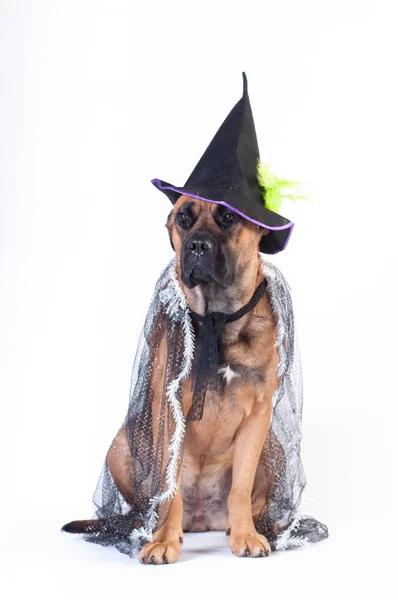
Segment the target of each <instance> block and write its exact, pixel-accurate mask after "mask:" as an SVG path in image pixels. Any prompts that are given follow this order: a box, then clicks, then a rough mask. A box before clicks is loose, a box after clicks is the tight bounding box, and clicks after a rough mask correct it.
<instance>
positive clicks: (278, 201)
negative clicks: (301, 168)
mask: <svg viewBox="0 0 398 600" xmlns="http://www.w3.org/2000/svg"><path fill="white" fill-rule="evenodd" d="M257 179H258V183H259V184H260V187H261V188H262V194H263V198H264V206H265V208H268V209H269V210H272V211H273V212H275V213H279V211H280V208H281V206H282V202H283V200H284V199H285V198H289V200H292V201H293V202H295V201H296V200H308V198H307V196H297V194H292V193H288V192H287V190H288V189H289V188H295V187H297V186H298V185H301V183H300V182H298V181H289V180H287V179H279V177H277V176H276V175H274V174H273V173H271V170H270V165H269V164H268V165H266V164H265V163H262V162H260V161H259V162H258V165H257Z"/></svg>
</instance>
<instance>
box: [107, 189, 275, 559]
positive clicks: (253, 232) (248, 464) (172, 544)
mask: <svg viewBox="0 0 398 600" xmlns="http://www.w3.org/2000/svg"><path fill="white" fill-rule="evenodd" d="M167 228H168V230H169V234H170V239H171V242H172V245H173V247H174V249H175V252H176V270H177V277H178V280H179V282H180V285H181V287H182V289H183V291H184V293H185V295H186V298H187V300H188V303H189V305H190V308H191V310H192V311H195V312H196V313H199V314H202V315H203V314H205V313H206V312H212V311H219V312H224V313H233V312H234V311H237V310H238V309H239V308H241V307H242V306H244V305H245V304H246V303H247V302H248V301H249V300H250V298H251V297H252V296H253V293H254V291H255V290H256V288H257V286H258V285H259V284H260V283H261V281H262V279H263V274H262V262H261V258H260V255H259V250H258V248H259V242H260V239H261V236H262V235H264V234H267V230H265V229H263V228H261V231H260V228H259V227H257V226H256V225H254V224H252V223H251V222H249V221H247V220H246V219H241V218H240V217H239V216H238V215H236V214H235V213H233V212H231V211H230V210H227V209H226V208H225V207H223V206H220V205H216V204H213V203H209V202H204V201H202V200H196V199H193V198H191V197H187V196H181V197H180V198H179V200H178V201H177V203H176V204H175V206H174V209H173V211H172V212H171V213H170V215H169V218H168V222H167ZM222 341H223V346H224V352H225V357H226V360H227V362H228V364H229V366H228V367H227V368H224V369H220V372H219V380H220V382H219V383H220V384H219V386H218V387H217V390H215V391H210V390H209V391H208V392H207V395H206V401H205V408H204V413H203V418H202V420H200V421H192V422H188V423H187V428H186V434H185V439H184V455H183V463H182V469H181V472H180V475H179V486H178V491H177V493H176V495H175V497H174V499H173V502H172V506H171V509H170V512H169V516H168V518H167V520H166V522H165V523H164V525H163V526H162V527H161V528H160V529H159V530H158V531H156V532H155V534H154V539H153V542H152V543H147V544H145V545H144V546H143V548H142V550H141V552H140V555H139V558H140V560H141V561H142V562H143V563H152V564H160V563H166V562H168V563H172V562H175V561H176V560H177V559H178V556H179V553H180V545H181V542H182V536H183V531H208V530H226V531H227V533H228V535H229V538H228V539H229V543H230V546H231V549H232V552H233V553H234V554H236V555H237V556H253V557H259V556H267V555H268V554H269V552H270V546H269V543H268V541H267V539H266V538H265V537H264V536H262V535H260V534H259V533H258V532H257V531H256V529H255V526H254V523H255V521H256V518H257V517H258V515H259V511H260V509H261V507H263V506H264V504H265V503H266V502H267V488H268V484H269V482H267V483H264V477H260V476H258V477H256V474H257V470H258V465H259V458H260V453H261V450H262V448H263V446H264V443H265V441H266V439H267V434H268V430H269V424H270V419H271V413H272V396H273V394H274V392H275V389H276V388H277V385H278V380H277V365H278V353H277V349H276V347H275V344H276V323H275V318H274V315H273V312H272V309H271V306H270V304H269V300H268V297H267V294H264V295H263V297H262V298H261V300H260V301H259V303H258V304H257V305H256V306H255V308H254V309H253V310H252V311H250V312H249V313H248V314H247V315H245V316H244V317H242V318H241V319H239V320H238V321H236V322H234V323H230V324H228V325H226V327H225V331H224V334H223V340H222ZM163 351H164V349H162V347H160V348H159V356H158V357H157V360H158V361H159V363H161V362H162V352H163ZM191 388H192V385H191V381H190V380H186V381H185V382H184V386H183V408H184V413H185V415H186V414H187V413H188V411H189V409H190V407H191V403H192V391H191ZM153 402H154V403H155V406H153V410H154V412H155V414H156V402H157V398H156V394H155V397H154V399H153ZM156 421H157V419H156V418H154V419H153V423H154V424H155V423H156ZM155 426H156V425H154V427H155ZM126 449H127V439H126V433H125V431H124V428H122V429H121V430H120V431H119V433H118V435H117V436H116V438H115V440H114V442H113V444H112V446H111V448H110V450H109V452H108V456H107V462H108V467H109V470H110V472H111V473H112V476H113V479H114V481H115V483H116V485H117V487H118V489H119V490H120V492H121V493H122V495H123V496H124V497H125V498H126V500H127V501H128V500H129V497H130V498H131V497H132V494H133V492H132V489H131V483H130V480H129V476H128V473H129V464H128V461H129V459H128V457H129V452H128V451H126ZM121 457H127V458H124V459H123V460H122V459H121Z"/></svg>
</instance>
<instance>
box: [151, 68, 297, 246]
mask: <svg viewBox="0 0 398 600" xmlns="http://www.w3.org/2000/svg"><path fill="white" fill-rule="evenodd" d="M259 160H260V153H259V150H258V143H257V136H256V130H255V127H254V121H253V114H252V110H251V106H250V100H249V96H248V93H247V79H246V75H245V73H243V96H242V98H241V99H240V100H239V102H238V103H237V104H236V105H235V106H234V107H233V109H232V110H231V112H230V113H229V115H228V116H227V118H226V119H225V121H224V122H223V124H222V125H221V127H220V128H219V130H218V131H217V133H216V135H215V136H214V138H213V139H212V141H211V142H210V144H209V146H208V147H207V149H206V151H205V153H204V154H203V156H202V158H201V159H200V161H199V162H198V164H197V165H196V167H195V168H194V170H193V171H192V173H191V175H190V176H189V178H188V180H187V182H186V183H185V185H184V186H183V187H176V186H174V185H171V184H170V183H166V182H165V181H161V180H160V179H153V180H152V183H153V184H154V185H155V186H156V187H157V188H158V189H159V190H161V191H162V192H164V193H165V194H166V196H167V197H168V198H169V199H170V200H171V202H172V203H173V204H175V203H176V202H177V200H178V198H179V197H180V196H181V195H182V194H185V195H186V196H192V197H193V198H199V199H200V200H205V201H206V202H214V203H215V204H222V205H223V206H227V207H228V208H230V209H231V210H232V211H233V212H235V213H237V214H238V215H240V216H241V217H243V218H245V219H247V220H248V221H251V222H252V223H255V224H256V225H259V226H260V227H264V229H267V230H269V232H268V234H267V235H265V236H263V237H262V238H261V242H260V251H261V252H264V253H266V254H276V253H277V252H280V251H281V250H283V249H284V248H285V247H286V245H287V242H288V241H289V237H290V234H291V232H292V229H293V223H292V222H291V221H289V220H288V219H285V218H284V217H282V216H281V215H279V214H277V213H276V212H274V211H272V210H269V209H268V208H266V194H265V200H264V189H263V188H262V187H261V185H260V183H259V180H258V173H257V168H258V164H259Z"/></svg>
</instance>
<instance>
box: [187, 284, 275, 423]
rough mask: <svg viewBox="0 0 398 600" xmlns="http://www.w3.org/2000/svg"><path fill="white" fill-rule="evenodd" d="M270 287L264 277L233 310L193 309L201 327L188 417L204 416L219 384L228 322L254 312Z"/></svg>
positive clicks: (192, 313)
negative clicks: (207, 401) (210, 393)
mask: <svg viewBox="0 0 398 600" xmlns="http://www.w3.org/2000/svg"><path fill="white" fill-rule="evenodd" d="M266 287H267V282H266V280H265V279H263V281H262V282H261V283H260V285H259V286H258V288H257V289H256V291H255V292H254V294H253V296H252V298H251V299H250V300H249V302H248V303H247V304H245V306H243V307H242V308H240V309H239V310H237V311H236V312H234V313H232V314H227V313H222V312H212V313H208V314H206V315H204V316H203V315H199V314H198V313H196V312H194V311H193V310H191V311H190V316H191V318H193V319H195V320H196V321H199V323H200V327H199V329H198V333H197V336H196V352H195V359H194V365H193V372H194V384H193V385H194V388H193V390H194V391H193V398H192V406H191V408H190V411H189V413H188V416H187V420H188V421H200V420H201V419H202V416H203V408H204V402H205V397H206V392H207V390H208V389H209V388H210V389H211V388H212V387H213V388H214V387H215V385H216V380H217V374H218V370H219V368H220V366H223V365H224V366H227V365H226V361H225V355H224V349H223V346H222V341H221V337H222V333H223V331H224V327H225V325H226V324H227V323H233V322H234V321H237V320H238V319H241V318H242V317H243V316H244V315H246V314H247V313H248V312H250V311H251V310H252V308H254V307H255V306H256V304H258V302H259V300H260V298H261V297H262V296H263V294H264V292H265V290H266Z"/></svg>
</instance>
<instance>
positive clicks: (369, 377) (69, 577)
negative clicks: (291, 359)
mask: <svg viewBox="0 0 398 600" xmlns="http://www.w3.org/2000/svg"><path fill="white" fill-rule="evenodd" d="M393 5H394V3H393V2H391V3H386V2H367V1H366V0H365V1H362V2H359V1H358V2H355V1H349V0H346V1H340V0H334V1H333V2H324V1H323V2H320V1H318V2H317V1H315V0H312V1H311V0H302V1H300V2H294V1H293V0H292V1H290V2H289V1H286V0H279V1H276V0H273V1H268V2H267V1H261V2H250V1H248V0H245V1H244V2H243V1H240V2H234V1H232V0H230V1H225V2H221V1H219V2H217V1H216V0H214V1H213V2H204V1H202V2H186V1H185V2H177V1H169V2H162V1H160V0H159V1H152V2H148V3H136V2H133V1H132V0H131V1H124V2H123V1H119V0H114V1H110V0H109V1H107V2H105V1H99V0H97V1H94V0H93V1H88V0H84V1H83V0H80V1H77V0H76V1H75V0H74V1H71V0H69V1H60V0H58V1H55V0H54V1H45V0H35V1H32V2H30V1H18V0H15V1H11V0H10V1H1V2H0V90H1V95H0V103H1V107H0V203H1V204H0V235H1V239H0V242H1V266H0V268H1V271H0V276H1V296H0V309H1V310H0V369H1V381H0V386H1V387H0V392H1V411H2V414H1V425H0V427H1V431H0V442H1V479H0V486H1V495H0V501H1V504H2V506H1V525H0V544H1V548H2V550H1V552H2V554H1V563H0V568H1V569H2V570H3V571H4V572H3V574H2V575H1V577H0V586H2V587H4V588H5V589H6V592H5V594H6V595H4V596H3V597H6V598H23V597H26V596H27V595H29V597H31V598H71V597H73V598H76V599H77V598H102V597H103V598H110V597H115V598H117V597H119V595H120V597H123V598H129V597H138V595H137V594H139V593H141V594H142V595H141V597H145V598H152V597H158V598H159V597H161V590H162V591H163V597H172V596H177V597H180V596H181V597H182V596H184V597H186V596H187V595H191V594H192V593H195V594H196V595H197V596H198V597H200V596H201V595H203V594H206V597H213V596H214V597H215V598H217V597H219V596H220V595H222V597H228V596H233V597H234V596H235V595H236V597H243V596H244V597H247V596H248V595H251V594H259V595H261V596H263V597H265V598H267V597H268V598H270V597H271V595H272V596H274V597H275V596H276V595H277V597H278V598H288V597H293V594H294V596H295V597H298V598H301V597H303V598H329V597H330V598H332V597H333V598H335V597H336V595H337V594H338V595H339V597H342V598H348V597H350V596H351V595H352V596H353V597H359V595H361V596H363V595H364V594H375V593H377V597H383V598H391V597H393V595H394V592H393V586H394V585H395V577H394V572H393V569H394V567H395V560H394V562H393V559H394V556H395V555H396V543H397V542H396V525H395V524H396V514H394V512H393V508H394V505H396V503H397V492H398V489H397V479H396V472H397V462H396V461H397V452H396V441H395V440H396V435H397V427H398V425H397V417H398V413H397V401H398V394H397V387H396V373H397V334H398V332H397V319H396V310H397V309H396V307H397V305H398V298H397V287H396V275H397V260H398V251H397V230H396V222H397V218H398V209H397V203H398V197H397V175H396V165H397V139H398V137H397V134H398V123H397V106H398V93H397V84H396V79H397V66H396V65H397V59H396V57H397V54H398V44H397V34H396V17H395V16H394V11H393V9H394V6H393ZM242 70H245V71H246V72H247V75H248V79H249V92H250V96H251V102H252V108H253V112H254V116H255V121H256V126H257V133H258V138H259V145H260V150H261V153H262V158H263V159H264V160H269V159H272V165H273V167H274V170H275V171H277V172H278V173H279V174H281V175H282V176H286V177H287V178H290V179H298V180H301V181H303V182H306V186H305V191H306V193H307V194H308V195H309V196H310V197H311V200H312V202H311V203H307V204H306V203H300V204H297V205H295V206H291V205H289V204H286V205H285V206H284V213H285V215H286V216H288V217H289V218H291V219H292V220H294V221H295V222H296V227H295V230H294V232H293V235H292V238H291V241H290V243H289V246H288V248H287V250H286V251H285V252H284V253H283V254H281V255H278V256H276V257H275V262H276V264H277V265H278V266H280V267H281V268H282V270H283V271H284V273H285V275H286V276H287V277H288V279H289V281H290V284H291V287H292V290H293V298H294V302H295V310H296V318H297V325H298V330H299V337H300V340H301V350H302V359H303V367H304V384H305V401H304V441H303V460H304V466H305V468H306V472H307V477H308V480H309V485H308V504H307V508H306V510H307V511H308V512H309V513H310V514H313V515H314V516H316V517H317V518H319V519H320V520H322V521H324V522H325V523H327V524H328V526H329V529H330V539H329V540H328V541H326V542H323V543H322V544H318V545H314V546H313V547H311V548H308V549H305V550H300V551H294V552H290V553H280V554H279V555H274V556H273V557H271V558H270V559H268V560H259V561H253V560H249V559H246V560H243V559H238V558H235V557H233V555H232V554H231V553H230V551H229V549H228V547H227V541H226V538H225V535H224V534H222V533H219V534H196V535H190V536H186V542H185V544H184V549H183V552H182V556H181V561H180V562H179V563H178V564H177V565H174V566H167V567H157V568H156V567H147V566H142V565H140V564H139V563H138V562H137V561H136V560H130V559H129V558H128V557H126V556H123V555H121V554H119V553H118V552H117V551H116V550H114V549H105V548H102V547H96V546H94V545H91V544H86V543H85V542H83V541H82V540H80V539H78V538H75V537H72V536H67V535H66V534H61V533H59V529H60V527H61V526H62V524H63V523H64V522H66V521H69V520H71V519H75V518H86V517H90V516H91V514H92V505H91V496H92V493H93V491H94V488H95V484H96V481H97V477H98V475H99V472H100V470H101V466H102V462H103V459H104V457H105V454H106V451H107V448H108V445H109V444H110V442H111V440H112V437H113V435H114V434H115V432H116V431H117V428H118V427H119V425H120V424H121V422H122V420H123V418H124V415H125V411H126V407H127V402H128V390H129V378H130V369H131V365H132V361H133V358H134V353H135V344H136V340H137V336H138V334H139V331H140V328H141V326H142V323H143V319H144V316H145V312H146V307H147V303H148V300H149V298H150V295H151V291H152V288H153V285H154V282H155V281H156V279H157V277H158V274H159V272H160V270H161V268H162V267H163V265H164V264H165V263H166V261H168V260H169V258H171V256H172V251H171V248H170V246H169V242H168V236H167V234H166V230H165V229H164V223H165V221H166V217H167V214H168V212H169V210H170V208H171V205H170V204H169V201H168V200H167V198H166V197H165V196H164V195H162V194H161V193H160V192H158V191H157V190H156V189H155V188H154V187H153V186H152V185H151V184H150V179H151V178H153V177H160V178H164V179H166V180H167V181H170V182H172V183H173V184H176V185H181V184H183V183H184V182H185V180H186V178H187V177H188V175H189V173H190V172H191V170H192V169H193V167H194V166H195V164H196V162H197V160H198V159H199V157H200V155H201V153H202V152H203V150H204V149H205V147H206V145H207V143H208V142H209V141H210V139H211V137H212V136H213V134H214V133H215V131H216V129H217V128H218V126H219V125H220V124H221V122H222V120H223V119H224V117H225V116H226V114H227V113H228V111H229V110H230V109H231V108H232V106H233V105H234V104H235V102H237V100H238V99H239V98H240V95H241V91H242V83H241V71H242ZM153 569H156V570H155V571H154V570H153ZM143 590H145V592H144V591H143ZM144 593H145V596H144V595H143V594H144Z"/></svg>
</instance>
